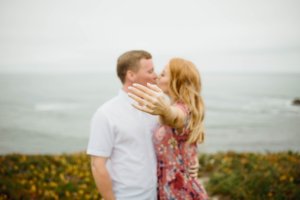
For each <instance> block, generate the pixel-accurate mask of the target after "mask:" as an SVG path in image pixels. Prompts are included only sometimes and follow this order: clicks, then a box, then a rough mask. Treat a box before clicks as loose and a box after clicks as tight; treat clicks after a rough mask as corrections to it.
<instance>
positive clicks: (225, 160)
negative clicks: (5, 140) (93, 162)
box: [0, 152, 300, 200]
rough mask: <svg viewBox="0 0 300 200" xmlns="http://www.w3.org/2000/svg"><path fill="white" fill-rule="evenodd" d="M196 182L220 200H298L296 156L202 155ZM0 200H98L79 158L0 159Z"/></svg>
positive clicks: (14, 156)
mask: <svg viewBox="0 0 300 200" xmlns="http://www.w3.org/2000/svg"><path fill="white" fill-rule="evenodd" d="M199 162H200V165H201V168H200V170H199V176H200V177H209V181H208V182H207V183H206V184H205V187H206V189H207V191H208V193H209V194H210V195H211V196H218V198H219V199H221V200H222V199H245V200H248V199H249V200H252V199H255V200H260V199H274V200H281V199H300V154H299V153H296V152H280V153H265V154H254V153H235V152H223V153H216V154H202V155H201V156H200V157H199ZM1 199H100V195H99V194H98V193H97V190H96V186H95V183H94V181H93V178H92V174H91V171H90V164H89V157H88V156H87V155H85V154H84V153H76V154H68V155H67V154H62V155H52V156H50V155H21V154H9V155H5V156H0V200H1Z"/></svg>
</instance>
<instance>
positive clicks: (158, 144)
mask: <svg viewBox="0 0 300 200" xmlns="http://www.w3.org/2000/svg"><path fill="white" fill-rule="evenodd" d="M157 84H158V87H157V86H156V85H152V84H148V87H144V86H142V85H138V84H134V85H133V87H130V88H129V89H130V91H131V92H130V93H129V96H130V97H131V98H132V99H134V100H135V101H136V102H138V103H139V104H138V105H133V106H134V107H136V108H137V109H139V110H141V111H143V112H147V113H150V114H153V115H159V118H160V125H159V126H158V127H157V129H156V130H155V132H154V134H153V142H154V146H155V151H156V156H157V174H158V199H159V200H169V199H174V200H189V199H193V200H196V199H197V200H203V199H208V196H207V194H206V191H205V189H204V188H203V186H202V185H201V184H200V182H199V181H198V180H197V179H196V178H193V177H190V175H189V173H188V166H189V165H192V164H194V163H191V162H192V161H194V160H195V159H194V158H195V157H196V156H197V143H200V142H203V140H204V132H203V118H204V106H203V101H202V98H201V96H200V91H201V80H200V75H199V72H198V70H197V68H196V67H195V65H194V64H193V63H192V62H190V61H187V60H184V59H181V58H174V59H171V60H170V62H169V64H168V65H167V66H166V67H165V69H164V70H163V72H162V73H161V75H160V76H159V78H158V82H157ZM164 94H166V95H168V96H169V98H166V97H165V95H164Z"/></svg>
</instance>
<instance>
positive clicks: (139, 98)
mask: <svg viewBox="0 0 300 200" xmlns="http://www.w3.org/2000/svg"><path fill="white" fill-rule="evenodd" d="M128 89H129V91H130V92H129V93H128V96H129V97H130V98H132V99H133V100H135V101H136V102H137V103H138V104H133V106H134V107H135V108H136V109H138V110H141V111H143V112H146V113H149V114H152V115H162V114H163V113H165V112H166V111H167V110H168V109H170V106H171V104H170V100H169V98H168V97H167V96H166V95H165V94H164V93H163V91H162V90H161V89H160V88H159V87H158V86H157V85H154V84H150V83H148V84H147V87H145V86H143V85H140V84H133V85H132V86H130V87H128Z"/></svg>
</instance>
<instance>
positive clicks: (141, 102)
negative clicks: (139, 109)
mask: <svg viewBox="0 0 300 200" xmlns="http://www.w3.org/2000/svg"><path fill="white" fill-rule="evenodd" d="M128 96H129V97H130V98H132V99H133V100H135V101H136V102H137V103H139V104H140V105H146V104H147V102H146V101H145V100H144V99H142V98H140V97H139V96H137V95H135V94H133V93H130V92H128Z"/></svg>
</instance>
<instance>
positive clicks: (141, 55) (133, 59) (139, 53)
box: [117, 50, 152, 84]
mask: <svg viewBox="0 0 300 200" xmlns="http://www.w3.org/2000/svg"><path fill="white" fill-rule="evenodd" d="M151 58H152V55H151V54H150V53H149V52H147V51H144V50H132V51H127V52H125V53H123V54H122V55H121V56H120V57H119V58H118V62H117V74H118V77H119V78H120V80H121V82H122V83H123V84H124V82H125V77H126V73H127V71H128V70H132V71H134V72H137V71H138V70H139V68H140V60H142V59H151Z"/></svg>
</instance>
